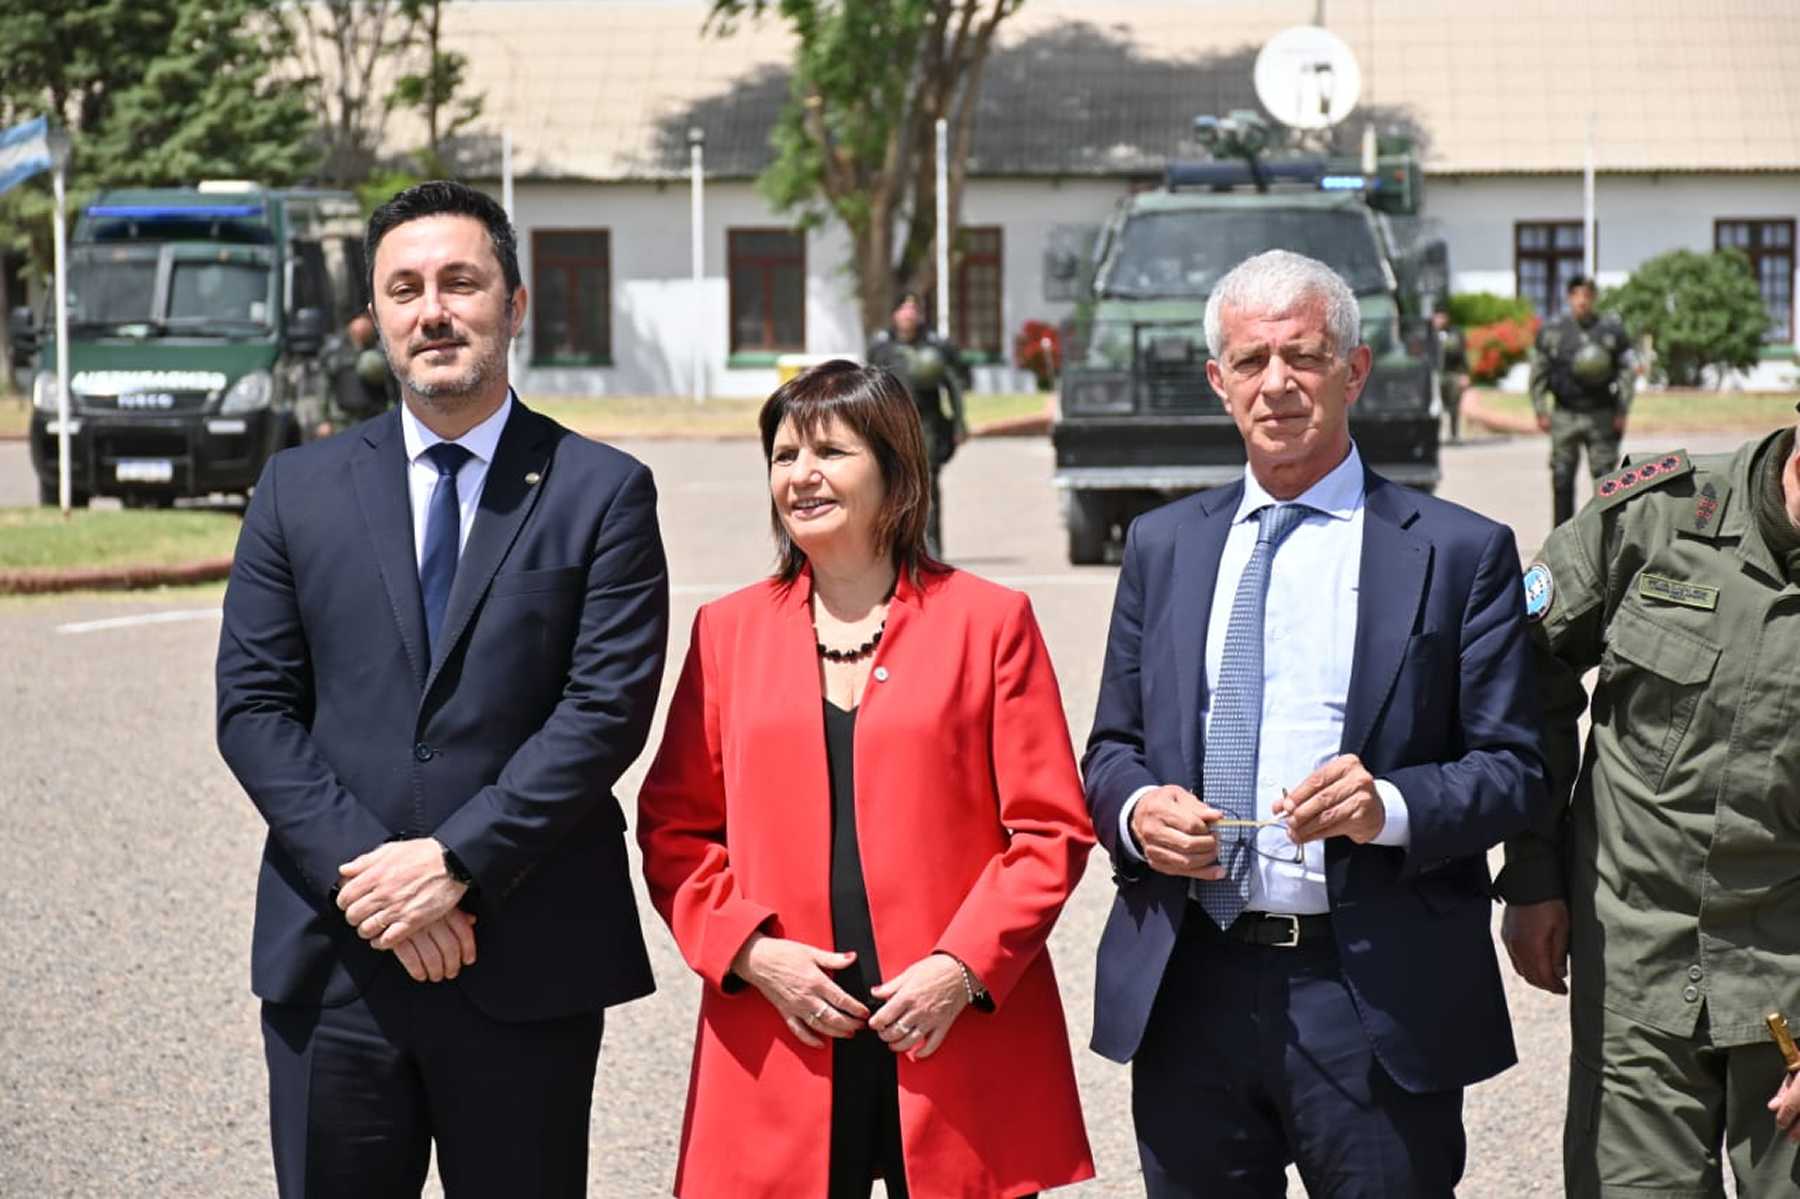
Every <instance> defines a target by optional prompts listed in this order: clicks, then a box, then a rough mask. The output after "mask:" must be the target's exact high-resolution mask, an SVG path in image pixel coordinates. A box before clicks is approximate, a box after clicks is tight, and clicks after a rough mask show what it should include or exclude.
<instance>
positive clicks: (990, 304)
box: [950, 225, 1006, 358]
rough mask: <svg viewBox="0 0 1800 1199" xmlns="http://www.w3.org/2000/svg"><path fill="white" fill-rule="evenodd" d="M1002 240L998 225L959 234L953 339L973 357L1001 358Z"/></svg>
mask: <svg viewBox="0 0 1800 1199" xmlns="http://www.w3.org/2000/svg"><path fill="white" fill-rule="evenodd" d="M1000 247H1001V237H1000V227H999V226H998V225H988V226H984V227H979V228H964V229H961V230H958V231H957V235H956V258H955V261H954V263H953V264H952V269H951V271H950V292H951V298H950V317H951V324H952V325H953V326H954V330H953V332H952V333H951V337H950V340H952V341H954V342H955V343H956V344H957V346H958V347H960V348H961V349H962V350H964V351H965V352H968V353H971V354H977V355H981V354H988V355H992V356H993V357H995V358H1000V357H1002V355H1003V354H1004V353H1005V350H1006V342H1005V337H1006V327H1005V324H1004V323H1003V317H1002V314H1001V310H1000V281H1001V279H1002V278H1003V276H1002V274H1001V270H1000V267H1001V257H1000Z"/></svg>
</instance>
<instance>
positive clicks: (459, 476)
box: [400, 391, 513, 568]
mask: <svg viewBox="0 0 1800 1199" xmlns="http://www.w3.org/2000/svg"><path fill="white" fill-rule="evenodd" d="M512 406H513V397H512V392H511V391H508V392H507V393H506V399H505V400H503V401H501V404H500V408H499V410H498V411H496V412H495V413H494V414H493V415H492V416H490V417H488V418H487V419H486V420H484V421H482V422H481V423H480V424H479V425H476V426H475V427H474V428H473V429H470V430H469V431H468V432H467V433H464V434H463V435H462V436H461V437H458V438H457V439H456V444H457V445H460V446H461V447H462V448H463V449H465V450H467V451H469V453H470V454H471V455H472V457H470V458H469V460H468V461H467V462H464V463H463V464H462V469H461V470H459V471H457V472H456V504H457V508H458V512H457V515H458V516H459V517H460V518H461V519H460V520H459V521H458V523H457V537H456V550H457V553H458V554H459V555H460V554H461V553H462V548H463V547H464V546H466V545H468V544H469V530H470V529H472V528H474V527H475V510H476V507H477V506H478V505H479V504H480V502H481V488H482V485H483V484H485V483H486V482H487V473H488V467H489V466H492V465H493V462H494V451H495V450H496V449H498V448H499V445H500V432H501V430H502V429H505V428H506V418H507V417H509V416H511V415H512ZM400 435H401V436H402V437H403V438H404V439H405V442H406V463H407V466H406V491H407V494H408V495H410V496H411V497H412V526H413V561H414V563H415V564H416V565H418V566H419V567H420V568H423V567H424V564H425V518H426V517H427V516H428V515H429V514H430V512H431V492H432V489H433V488H435V487H436V486H437V481H438V468H437V467H435V466H433V465H432V463H431V459H429V458H427V457H426V456H425V451H426V450H428V449H430V448H431V447H432V446H434V445H436V444H437V443H438V442H440V441H442V440H444V439H443V438H442V437H439V436H438V435H437V434H436V433H433V432H432V431H431V430H430V429H428V428H426V427H425V422H424V421H422V420H420V419H419V418H418V417H416V416H414V415H413V414H412V409H410V408H408V407H407V406H406V405H405V404H401V405H400Z"/></svg>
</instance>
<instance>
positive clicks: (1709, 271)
mask: <svg viewBox="0 0 1800 1199" xmlns="http://www.w3.org/2000/svg"><path fill="white" fill-rule="evenodd" d="M1600 303H1601V307H1602V308H1606V309H1610V310H1612V311H1614V312H1617V313H1618V314H1619V319H1621V320H1622V321H1624V322H1625V327H1626V328H1627V329H1629V330H1631V332H1632V334H1633V336H1638V337H1642V336H1646V335H1647V336H1648V337H1649V338H1650V340H1651V344H1652V345H1653V346H1654V347H1655V356H1654V358H1653V360H1652V363H1651V368H1650V369H1651V377H1652V378H1654V379H1656V380H1658V381H1659V382H1667V383H1672V384H1674V385H1676V386H1678V387H1693V386H1696V385H1697V384H1699V383H1700V382H1702V374H1703V372H1704V371H1705V370H1706V369H1707V368H1709V367H1710V368H1713V369H1714V370H1718V371H1723V370H1749V369H1750V368H1751V367H1753V366H1755V365H1756V360H1757V354H1758V351H1759V350H1760V349H1761V347H1762V340H1763V334H1764V333H1765V332H1766V331H1767V329H1768V327H1769V313H1768V309H1767V308H1766V307H1765V306H1764V305H1763V299H1762V292H1761V291H1760V290H1759V289H1758V287H1757V283H1756V276H1755V275H1754V274H1752V273H1751V271H1750V263H1749V260H1748V259H1746V258H1745V257H1744V256H1743V254H1741V253H1739V252H1738V251H1737V250H1730V249H1727V250H1715V251H1713V252H1712V253H1710V254H1696V253H1695V252H1693V251H1692V250H1674V251H1671V252H1669V253H1667V254H1659V255H1658V256H1656V257H1655V258H1652V259H1650V260H1649V261H1647V262H1645V263H1644V264H1643V265H1642V266H1640V267H1638V269H1637V270H1635V271H1633V272H1632V273H1631V278H1630V279H1628V280H1626V281H1625V283H1624V284H1623V285H1621V286H1620V287H1617V288H1615V289H1613V290H1611V291H1609V292H1607V293H1606V295H1605V296H1604V297H1602V299H1601V302H1600Z"/></svg>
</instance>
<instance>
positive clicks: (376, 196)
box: [356, 169, 433, 216]
mask: <svg viewBox="0 0 1800 1199" xmlns="http://www.w3.org/2000/svg"><path fill="white" fill-rule="evenodd" d="M429 178H433V176H430V175H419V174H415V173H413V172H412V171H402V170H381V169H378V170H376V171H375V172H374V173H373V174H372V175H370V176H369V177H368V178H367V179H365V180H364V181H363V182H361V183H359V184H357V185H356V199H357V202H358V203H359V204H361V205H362V210H363V215H364V216H371V215H373V214H374V212H375V210H376V209H377V208H380V207H381V206H382V205H383V204H386V203H387V202H388V201H389V200H391V199H393V198H394V197H395V196H397V195H399V194H400V193H401V192H403V191H405V190H406V189H407V188H409V187H411V186H413V185H414V184H415V183H423V182H425V180H427V179H429Z"/></svg>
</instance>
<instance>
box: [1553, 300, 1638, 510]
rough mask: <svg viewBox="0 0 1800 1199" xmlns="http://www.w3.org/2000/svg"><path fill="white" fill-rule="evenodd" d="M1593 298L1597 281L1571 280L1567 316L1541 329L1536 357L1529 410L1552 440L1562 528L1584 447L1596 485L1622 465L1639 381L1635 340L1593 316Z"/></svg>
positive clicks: (1610, 322) (1571, 507) (1612, 322)
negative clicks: (1622, 444) (1633, 354)
mask: <svg viewBox="0 0 1800 1199" xmlns="http://www.w3.org/2000/svg"><path fill="white" fill-rule="evenodd" d="M1594 298H1595V289H1594V281H1593V280H1592V279H1590V278H1588V277H1587V276H1586V275H1576V276H1575V277H1574V278H1573V279H1570V280H1569V305H1568V308H1567V310H1566V311H1565V312H1564V313H1563V314H1562V315H1561V316H1559V317H1557V318H1556V319H1555V320H1553V321H1551V322H1550V323H1548V324H1546V325H1545V326H1544V327H1543V328H1542V329H1540V330H1539V331H1538V335H1537V345H1536V346H1534V347H1533V348H1532V353H1531V407H1532V409H1533V411H1535V412H1536V413H1537V424H1538V428H1539V429H1542V430H1543V431H1544V432H1546V433H1548V434H1550V496H1551V505H1552V509H1553V512H1554V518H1553V523H1555V524H1558V525H1560V524H1562V523H1563V522H1564V521H1566V520H1568V519H1569V518H1570V517H1571V516H1573V515H1575V471H1576V469H1577V468H1578V467H1579V466H1580V465H1581V448H1582V447H1583V446H1586V447H1587V458H1588V473H1589V474H1590V475H1592V476H1593V477H1594V479H1595V480H1598V479H1599V478H1600V477H1601V476H1602V475H1605V474H1607V473H1609V472H1611V471H1612V470H1613V469H1615V468H1616V467H1617V466H1618V465H1619V441H1620V439H1621V438H1622V437H1623V436H1624V435H1625V415H1626V413H1627V412H1628V411H1629V410H1630V408H1631V396H1632V388H1633V384H1634V383H1635V376H1634V375H1633V374H1632V369H1631V339H1630V338H1629V337H1627V336H1626V334H1625V327H1624V326H1623V325H1621V324H1620V323H1619V322H1618V321H1617V320H1615V319H1614V318H1612V317H1610V316H1601V315H1600V314H1599V313H1597V312H1595V311H1594ZM1552 401H1554V405H1553V404H1552Z"/></svg>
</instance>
